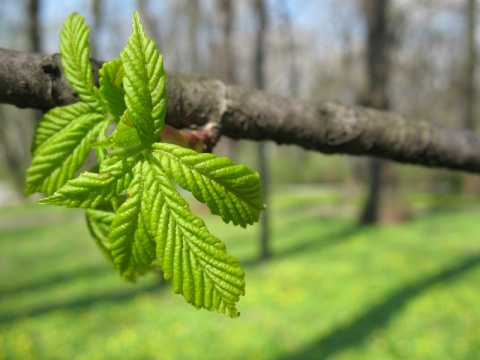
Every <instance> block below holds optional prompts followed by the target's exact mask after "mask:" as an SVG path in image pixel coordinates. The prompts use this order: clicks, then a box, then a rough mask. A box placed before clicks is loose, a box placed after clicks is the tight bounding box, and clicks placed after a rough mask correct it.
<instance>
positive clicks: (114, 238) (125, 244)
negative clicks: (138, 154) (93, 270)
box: [108, 162, 155, 279]
mask: <svg viewBox="0 0 480 360" xmlns="http://www.w3.org/2000/svg"><path fill="white" fill-rule="evenodd" d="M145 166H146V163H144V162H140V163H139V164H138V165H137V166H136V167H135V169H134V171H133V179H132V181H131V183H130V185H129V187H128V189H127V195H128V197H127V200H126V201H125V202H124V203H123V204H122V205H121V206H120V207H119V208H118V210H117V212H116V216H115V219H114V220H113V222H112V225H111V232H110V234H109V236H108V242H109V243H110V245H109V250H110V253H111V255H112V257H113V261H114V263H115V266H116V268H117V270H118V271H119V273H120V274H121V275H122V276H124V277H126V278H128V279H134V278H135V277H136V276H137V275H138V274H139V273H142V272H144V271H145V270H146V269H148V268H150V267H151V265H152V263H153V260H154V259H155V241H154V239H153V238H152V236H151V233H150V232H148V231H147V225H146V223H147V222H148V221H149V218H150V214H149V212H148V211H146V207H147V206H146V204H145V199H144V195H145V194H146V193H147V192H148V191H150V186H149V185H151V184H149V183H146V179H145V175H146V174H144V168H145ZM147 175H148V174H147ZM149 182H151V179H150V181H149ZM147 189H148V190H147Z"/></svg>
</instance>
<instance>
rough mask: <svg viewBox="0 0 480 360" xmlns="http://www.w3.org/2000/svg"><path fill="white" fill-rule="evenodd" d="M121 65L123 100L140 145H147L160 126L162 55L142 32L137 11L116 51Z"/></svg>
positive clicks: (163, 95)
mask: <svg viewBox="0 0 480 360" xmlns="http://www.w3.org/2000/svg"><path fill="white" fill-rule="evenodd" d="M120 58H121V60H122V63H123V67H124V72H125V74H124V80H123V84H124V88H125V103H126V106H127V109H128V110H129V111H130V114H131V116H132V121H133V122H134V124H135V128H136V130H137V132H138V136H139V138H140V141H141V142H142V144H143V145H144V146H145V147H146V148H148V147H150V145H151V144H153V143H154V142H155V141H157V139H159V136H160V132H161V130H162V128H163V125H164V120H165V111H166V102H167V95H166V88H165V84H166V77H165V71H164V70H163V57H162V56H161V55H160V53H159V52H158V50H157V48H156V46H155V42H154V41H153V40H152V39H150V38H148V37H147V36H146V34H145V30H144V29H143V26H142V24H141V23H140V19H139V16H138V13H136V12H135V13H134V14H133V33H132V35H130V37H129V38H128V44H127V46H126V47H125V48H124V49H123V51H122V52H121V53H120Z"/></svg>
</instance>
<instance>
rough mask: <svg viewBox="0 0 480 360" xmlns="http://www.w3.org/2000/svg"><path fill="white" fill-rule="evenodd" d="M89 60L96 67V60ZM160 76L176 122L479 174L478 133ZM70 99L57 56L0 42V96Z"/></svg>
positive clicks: (8, 99) (13, 100)
mask: <svg viewBox="0 0 480 360" xmlns="http://www.w3.org/2000/svg"><path fill="white" fill-rule="evenodd" d="M93 63H94V72H95V74H97V72H98V68H99V66H100V63H97V62H93ZM167 78H168V81H167V83H168V85H167V86H168V88H167V92H168V98H169V100H168V107H167V119H166V121H167V123H168V124H170V125H171V126H173V127H175V128H184V127H189V126H190V125H192V124H196V125H204V124H206V123H208V122H219V123H220V125H221V126H222V134H223V135H225V136H228V137H231V138H234V139H249V140H271V141H274V142H276V143H278V144H293V145H298V146H301V147H303V148H305V149H309V150H316V151H320V152H323V153H328V154H331V153H344V154H352V155H371V156H376V157H382V158H386V159H392V160H395V161H400V162H405V163H413V164H419V165H424V166H434V167H445V168H450V169H457V170H464V171H469V172H474V173H480V136H478V135H476V134H475V133H473V132H470V131H466V130H462V129H451V128H445V127H442V126H440V125H437V124H435V123H433V122H428V121H424V120H419V119H410V118H408V117H405V116H403V115H400V114H396V113H392V112H388V111H380V110H374V109H371V108H366V107H361V106H349V105H342V104H338V103H332V102H326V103H316V102H309V101H300V100H295V99H288V98H282V97H276V96H270V95H267V94H265V93H263V92H261V91H258V90H254V89H249V88H244V87H239V86H227V85H225V84H224V83H222V82H220V81H218V80H213V79H208V78H195V77H189V76H185V75H180V74H176V73H167ZM75 101H78V96H76V94H75V93H74V92H73V91H72V89H71V87H70V85H69V84H68V82H67V81H66V79H65V78H64V77H63V74H62V70H61V65H60V57H59V55H41V54H36V53H20V52H15V51H11V50H5V49H0V103H8V104H12V105H16V106H18V107H20V108H34V109H40V110H43V111H46V110H49V109H51V108H52V107H55V106H60V105H66V104H70V103H73V102H75Z"/></svg>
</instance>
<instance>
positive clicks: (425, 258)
mask: <svg viewBox="0 0 480 360" xmlns="http://www.w3.org/2000/svg"><path fill="white" fill-rule="evenodd" d="M422 201H424V202H425V204H427V205H425V204H424V205H422V206H424V208H427V207H428V201H426V200H425V199H423V200H422ZM332 204H336V207H335V208H336V209H337V210H338V209H340V210H342V209H345V210H348V209H347V208H345V207H344V204H343V200H342V198H341V197H340V196H338V195H337V193H335V192H331V191H327V190H324V189H306V190H304V191H299V190H298V189H288V188H284V190H283V191H277V192H275V194H274V196H273V198H272V201H271V203H270V208H269V211H270V212H271V215H272V222H273V224H272V227H273V249H274V253H275V256H274V257H273V258H272V259H271V260H269V261H268V262H263V263H259V262H258V261H256V253H257V244H256V232H257V229H256V228H251V229H247V230H243V229H237V228H232V227H230V226H228V225H225V224H223V223H221V222H219V221H218V220H217V219H213V218H211V217H209V216H207V217H208V219H207V223H208V225H209V228H210V229H211V231H212V232H213V233H214V234H216V235H217V236H218V237H220V238H221V239H222V240H224V241H225V242H226V243H227V246H228V250H229V252H230V253H231V254H232V255H235V256H237V257H238V258H240V259H241V261H242V264H244V267H245V270H246V273H247V294H246V296H245V297H244V298H242V300H241V301H240V303H239V308H240V310H241V312H242V315H241V316H240V318H239V319H236V320H231V319H228V318H226V317H224V316H222V315H219V314H215V313H209V312H207V311H197V310H195V309H194V308H192V307H191V306H190V305H188V304H187V303H185V301H184V300H183V298H182V297H180V296H177V295H174V294H173V293H172V290H171V287H170V286H169V285H161V284H159V277H158V275H156V274H151V275H149V276H147V277H146V278H144V279H143V280H142V281H140V282H139V283H137V284H135V285H131V284H127V283H124V282H123V281H122V280H121V279H120V278H119V277H118V276H117V275H116V274H115V272H114V271H113V270H112V269H110V268H109V266H108V265H107V264H106V263H105V261H104V259H103V258H102V256H101V254H100V252H99V251H98V250H97V249H96V248H95V245H94V244H93V242H92V241H91V240H90V239H89V237H88V234H87V231H86V228H85V226H84V224H83V215H82V213H81V212H77V211H73V210H67V211H64V210H62V209H59V208H55V207H36V206H32V205H25V206H21V207H16V208H9V209H0V359H256V360H258V359H285V360H287V359H324V358H325V359H326V358H329V359H422V360H425V359H435V360H439V359H478V354H480V289H479V287H478V283H479V281H480V221H479V219H480V208H474V207H470V208H469V209H468V210H460V209H458V208H455V207H454V206H453V207H452V206H448V207H447V208H448V209H450V210H448V211H447V210H443V211H436V212H435V213H430V214H428V213H426V214H424V215H422V216H421V217H418V218H416V219H415V220H412V221H411V222H409V223H408V224H404V225H389V226H382V227H378V228H362V229H361V228H358V227H356V225H355V222H354V221H353V220H351V219H349V218H348V217H345V216H339V214H336V215H335V216H332V215H331V214H329V212H328V211H325V209H331V208H332ZM436 209H437V210H441V207H438V206H436ZM194 210H195V211H197V212H204V211H205V209H204V208H202V207H200V206H195V207H194Z"/></svg>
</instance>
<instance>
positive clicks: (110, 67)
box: [99, 59, 127, 122]
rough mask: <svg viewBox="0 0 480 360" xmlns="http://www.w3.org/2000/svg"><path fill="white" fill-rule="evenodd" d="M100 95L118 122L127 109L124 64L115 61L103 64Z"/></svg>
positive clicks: (118, 60)
mask: <svg viewBox="0 0 480 360" xmlns="http://www.w3.org/2000/svg"><path fill="white" fill-rule="evenodd" d="M99 73H100V80H99V83H100V90H99V92H100V95H101V98H102V100H103V103H104V105H105V107H106V109H107V111H108V112H109V113H110V114H112V115H113V117H114V118H115V120H116V121H117V122H118V121H119V120H120V117H121V116H122V114H123V113H124V112H125V109H126V108H127V107H126V105H125V100H124V97H125V90H124V89H123V75H124V71H123V64H122V61H121V60H120V59H115V60H112V61H109V62H106V63H104V64H103V66H102V68H101V69H100V72H99Z"/></svg>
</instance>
